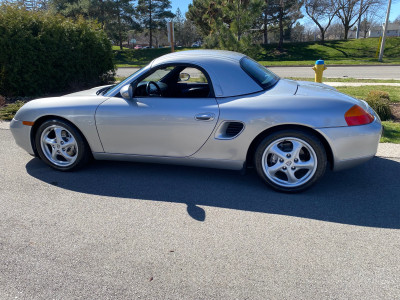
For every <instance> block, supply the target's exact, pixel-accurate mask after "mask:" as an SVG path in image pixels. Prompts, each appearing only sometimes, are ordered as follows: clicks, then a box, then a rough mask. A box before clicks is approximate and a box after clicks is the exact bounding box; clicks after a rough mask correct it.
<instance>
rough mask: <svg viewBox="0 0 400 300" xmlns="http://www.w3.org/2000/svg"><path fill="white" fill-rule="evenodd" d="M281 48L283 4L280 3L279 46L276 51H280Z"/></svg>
mask: <svg viewBox="0 0 400 300" xmlns="http://www.w3.org/2000/svg"><path fill="white" fill-rule="evenodd" d="M282 46H283V3H282V1H281V7H280V8H279V44H278V50H282Z"/></svg>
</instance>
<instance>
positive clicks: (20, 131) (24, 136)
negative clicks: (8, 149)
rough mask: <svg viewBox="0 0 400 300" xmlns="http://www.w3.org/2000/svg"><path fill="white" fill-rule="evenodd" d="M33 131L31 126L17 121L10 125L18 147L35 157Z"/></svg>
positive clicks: (13, 120)
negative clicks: (32, 140) (32, 141)
mask: <svg viewBox="0 0 400 300" xmlns="http://www.w3.org/2000/svg"><path fill="white" fill-rule="evenodd" d="M31 129H32V127H31V126H26V125H23V124H22V121H18V120H15V119H12V121H11V123H10V130H11V133H12V135H13V137H14V139H15V142H16V143H17V145H18V146H20V147H21V148H22V149H24V150H25V151H27V152H28V153H29V154H30V155H35V153H34V151H33V149H32V143H31Z"/></svg>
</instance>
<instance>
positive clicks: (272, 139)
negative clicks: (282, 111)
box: [255, 130, 327, 192]
mask: <svg viewBox="0 0 400 300" xmlns="http://www.w3.org/2000/svg"><path fill="white" fill-rule="evenodd" d="M326 165H327V158H326V152H325V148H324V145H323V144H322V143H321V141H320V140H319V139H318V138H317V137H316V136H314V135H312V134H310V133H308V132H306V131H302V130H282V131H279V132H276V133H273V134H272V135H270V136H268V137H266V138H265V139H264V140H263V141H262V142H261V143H260V145H259V146H258V148H257V150H256V154H255V166H256V169H257V173H258V175H259V176H260V177H261V178H262V179H263V180H264V182H265V183H267V184H268V185H269V186H271V187H272V188H274V189H275V190H278V191H281V192H300V191H303V190H305V189H307V188H309V187H310V186H311V185H313V184H314V183H315V182H316V181H317V180H318V179H320V178H321V177H322V175H323V174H324V173H325V170H326Z"/></svg>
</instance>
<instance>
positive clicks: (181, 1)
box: [171, 0, 400, 23]
mask: <svg viewBox="0 0 400 300" xmlns="http://www.w3.org/2000/svg"><path fill="white" fill-rule="evenodd" d="M190 3H192V0H171V5H172V12H176V10H177V8H178V7H179V8H180V10H181V11H182V14H185V13H186V12H187V9H188V6H189V4H190ZM386 9H387V2H386V3H385V5H383V6H382V10H384V13H383V14H382V15H385V16H386ZM398 15H400V0H392V7H391V9H390V21H394V19H396V17H397V16H398ZM383 22H385V20H384V19H383V20H382V23H383Z"/></svg>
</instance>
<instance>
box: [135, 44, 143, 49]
mask: <svg viewBox="0 0 400 300" xmlns="http://www.w3.org/2000/svg"><path fill="white" fill-rule="evenodd" d="M133 49H136V50H140V49H143V47H142V46H141V45H136V46H135V47H134V48H133Z"/></svg>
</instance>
